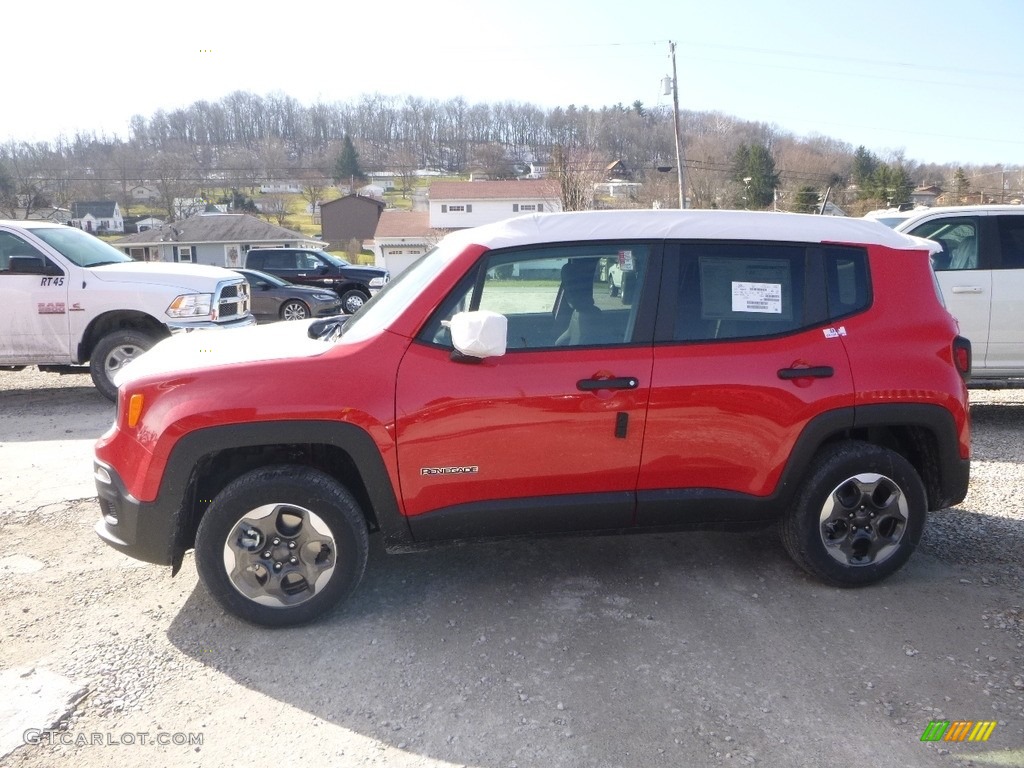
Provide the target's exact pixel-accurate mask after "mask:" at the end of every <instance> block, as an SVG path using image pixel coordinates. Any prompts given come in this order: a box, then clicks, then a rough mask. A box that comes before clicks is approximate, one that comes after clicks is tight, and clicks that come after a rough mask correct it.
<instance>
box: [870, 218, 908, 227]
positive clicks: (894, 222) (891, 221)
mask: <svg viewBox="0 0 1024 768" xmlns="http://www.w3.org/2000/svg"><path fill="white" fill-rule="evenodd" d="M906 220H907V217H906V216H878V217H876V218H875V221H877V222H878V223H879V224H885V226H887V227H896V226H898V225H900V224H902V223H903V222H904V221H906Z"/></svg>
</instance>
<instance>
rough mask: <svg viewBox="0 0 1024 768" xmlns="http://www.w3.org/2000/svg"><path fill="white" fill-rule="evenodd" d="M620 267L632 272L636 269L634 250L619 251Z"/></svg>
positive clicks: (624, 270)
mask: <svg viewBox="0 0 1024 768" xmlns="http://www.w3.org/2000/svg"><path fill="white" fill-rule="evenodd" d="M619 269H621V270H622V271H623V272H632V271H634V270H635V269H636V267H635V266H633V252H632V251H619Z"/></svg>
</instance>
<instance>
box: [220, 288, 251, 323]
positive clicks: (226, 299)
mask: <svg viewBox="0 0 1024 768" xmlns="http://www.w3.org/2000/svg"><path fill="white" fill-rule="evenodd" d="M216 299H217V300H216V305H217V319H218V320H231V319H234V318H236V317H244V316H245V315H247V314H249V284H248V283H247V282H245V281H244V280H240V281H239V282H237V283H222V284H221V285H220V288H219V290H218V292H217V297H216Z"/></svg>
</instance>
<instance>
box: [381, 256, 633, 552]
mask: <svg viewBox="0 0 1024 768" xmlns="http://www.w3.org/2000/svg"><path fill="white" fill-rule="evenodd" d="M652 251H653V249H652V247H650V246H648V245H644V244H636V243H607V244H600V245H588V246H554V247H533V248H529V249H520V250H515V251H505V252H502V251H494V252H490V253H488V254H485V255H484V256H483V257H482V258H481V262H480V264H479V265H478V266H477V267H476V268H475V269H474V270H473V271H472V272H471V273H470V274H468V275H467V276H466V278H465V279H464V280H463V282H462V283H461V284H460V285H459V286H458V287H457V288H456V290H455V291H453V293H452V295H451V296H450V297H449V298H448V299H447V301H446V302H445V303H444V304H443V305H442V306H441V308H440V310H439V311H438V312H437V313H436V314H435V317H434V318H433V319H432V320H431V321H430V322H429V323H428V325H427V326H426V328H425V329H424V330H423V331H422V332H421V334H420V335H419V338H418V339H417V341H416V342H414V343H413V344H412V345H411V347H410V348H409V350H408V352H407V353H406V355H405V357H404V359H403V360H402V364H401V366H400V369H399V374H398V385H397V402H396V412H397V424H396V429H397V432H396V437H397V444H398V465H399V474H400V478H401V486H402V497H403V499H404V504H405V512H406V514H407V515H408V516H409V521H410V526H411V527H412V530H413V535H414V536H415V538H417V539H418V540H430V539H448V538H473V537H479V536H487V535H491V534H495V535H497V534H509V533H540V532H555V531H569V530H593V529H607V528H618V527H623V526H628V525H631V524H632V520H633V513H634V506H635V504H634V502H635V489H636V480H637V473H638V471H639V467H640V451H641V446H642V442H643V434H644V421H645V416H646V411H647V401H648V396H649V392H650V380H651V363H652V350H651V344H650V339H651V336H652V332H653V331H652V328H653V305H650V302H649V301H648V300H647V294H648V293H649V292H650V289H649V288H648V287H646V286H645V283H646V282H648V277H649V273H650V271H651V270H650V267H651V265H652ZM613 265H614V266H615V267H616V269H621V270H622V283H621V287H620V289H619V290H617V291H612V290H611V288H610V284H609V282H608V280H609V272H610V271H611V267H612V266H613ZM612 293H615V294H616V295H614V296H613V295H612ZM649 305H650V306H649ZM475 309H489V310H493V311H496V312H500V313H501V314H503V315H505V316H506V318H507V319H508V351H507V352H506V354H505V355H504V356H501V357H493V358H488V359H485V360H483V361H478V362H469V361H465V360H458V359H454V360H453V355H452V347H451V344H450V341H449V339H448V334H447V329H446V327H445V325H444V323H445V322H446V321H447V320H448V319H450V318H451V316H452V315H454V314H455V313H456V312H458V311H464V310H475ZM456 357H457V355H456Z"/></svg>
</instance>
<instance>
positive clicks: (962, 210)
mask: <svg viewBox="0 0 1024 768" xmlns="http://www.w3.org/2000/svg"><path fill="white" fill-rule="evenodd" d="M995 214H1000V215H1006V214H1010V215H1017V216H1024V205H995V204H993V205H947V206H936V207H934V208H922V209H918V210H915V211H913V212H912V215H911V216H908V217H907V218H906V219H904V220H903V221H901V222H900V223H899V224H897V225H896V227H895V228H896V230H897V231H898V232H906V231H907V230H908V229H913V228H914V227H915V226H916V225H917V224H919V223H920V222H922V221H924V220H925V219H929V218H932V217H933V216H942V217H948V216H993V215H995Z"/></svg>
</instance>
